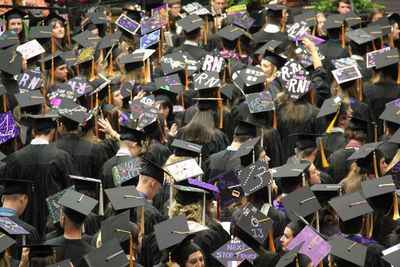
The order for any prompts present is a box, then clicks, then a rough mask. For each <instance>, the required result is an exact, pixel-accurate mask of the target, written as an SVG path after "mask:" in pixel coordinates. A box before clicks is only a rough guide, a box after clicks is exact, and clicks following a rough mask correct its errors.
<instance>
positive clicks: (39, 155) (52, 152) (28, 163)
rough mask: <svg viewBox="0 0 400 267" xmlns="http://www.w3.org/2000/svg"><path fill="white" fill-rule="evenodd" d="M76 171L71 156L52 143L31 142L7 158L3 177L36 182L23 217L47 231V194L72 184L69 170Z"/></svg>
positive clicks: (41, 233)
mask: <svg viewBox="0 0 400 267" xmlns="http://www.w3.org/2000/svg"><path fill="white" fill-rule="evenodd" d="M71 173H77V167H76V165H75V162H74V161H73V159H72V158H71V156H70V155H69V154H68V153H67V152H65V151H63V150H60V149H58V148H56V147H54V146H52V145H32V144H30V145H28V146H26V147H24V148H22V149H20V150H18V151H16V152H15V153H13V154H11V155H10V156H9V157H8V158H7V165H6V167H5V170H4V175H5V176H4V177H18V179H20V180H27V181H32V182H33V186H34V189H33V192H32V194H30V196H29V202H28V205H27V207H26V209H25V212H24V217H23V220H24V221H25V222H27V223H29V224H31V225H32V226H33V227H35V228H36V229H37V231H38V234H39V236H42V235H43V234H44V229H45V225H46V221H47V216H48V214H49V213H48V210H47V204H46V200H45V199H46V198H47V197H48V196H50V195H52V194H54V193H57V192H59V191H61V190H62V189H64V188H66V187H68V186H69V185H70V179H69V174H71Z"/></svg>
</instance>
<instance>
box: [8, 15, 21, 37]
mask: <svg viewBox="0 0 400 267" xmlns="http://www.w3.org/2000/svg"><path fill="white" fill-rule="evenodd" d="M7 29H9V30H14V31H16V32H17V33H18V34H19V33H21V32H22V30H23V24H22V19H21V18H15V19H10V20H9V21H7Z"/></svg>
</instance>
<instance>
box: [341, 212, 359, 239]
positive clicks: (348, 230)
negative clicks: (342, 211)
mask: <svg viewBox="0 0 400 267" xmlns="http://www.w3.org/2000/svg"><path fill="white" fill-rule="evenodd" d="M363 224H364V217H363V216H358V217H356V218H353V219H350V220H347V221H342V220H341V219H339V229H340V232H341V233H343V234H346V235H356V234H359V233H360V232H361V230H362V227H363Z"/></svg>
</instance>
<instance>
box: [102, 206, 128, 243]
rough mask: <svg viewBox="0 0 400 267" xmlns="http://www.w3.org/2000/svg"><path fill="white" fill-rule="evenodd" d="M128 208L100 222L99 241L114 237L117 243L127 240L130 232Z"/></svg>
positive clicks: (106, 240)
mask: <svg viewBox="0 0 400 267" xmlns="http://www.w3.org/2000/svg"><path fill="white" fill-rule="evenodd" d="M130 225H131V222H130V218H129V210H127V211H125V212H123V213H120V214H117V215H115V216H113V217H110V218H108V219H107V220H105V221H103V222H102V223H101V241H102V242H108V241H110V240H112V239H114V238H115V239H116V240H117V241H118V243H120V244H121V243H122V242H125V241H127V240H129V238H130V233H131V226H130Z"/></svg>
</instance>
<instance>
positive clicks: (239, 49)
mask: <svg viewBox="0 0 400 267" xmlns="http://www.w3.org/2000/svg"><path fill="white" fill-rule="evenodd" d="M237 50H238V53H239V56H240V57H241V56H242V47H241V45H240V38H238V40H237Z"/></svg>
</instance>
